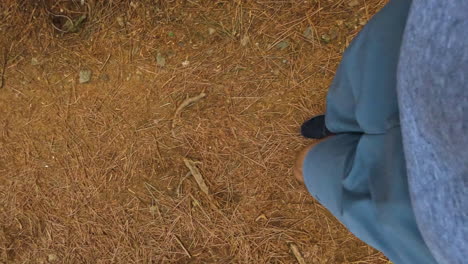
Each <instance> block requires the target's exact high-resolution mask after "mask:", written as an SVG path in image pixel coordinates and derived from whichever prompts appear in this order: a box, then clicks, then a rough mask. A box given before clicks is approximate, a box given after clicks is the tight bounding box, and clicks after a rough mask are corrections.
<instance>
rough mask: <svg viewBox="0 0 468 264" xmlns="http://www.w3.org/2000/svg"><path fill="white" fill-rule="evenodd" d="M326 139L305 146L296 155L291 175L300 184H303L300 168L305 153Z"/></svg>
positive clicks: (302, 164)
mask: <svg viewBox="0 0 468 264" xmlns="http://www.w3.org/2000/svg"><path fill="white" fill-rule="evenodd" d="M325 139H326V138H323V139H320V140H317V141H315V142H314V143H312V144H310V145H308V146H306V147H305V148H303V149H302V150H301V151H299V152H298V153H297V156H296V163H295V165H294V168H293V174H294V177H295V178H296V180H298V181H299V182H300V183H304V175H303V173H302V167H303V166H304V159H305V157H306V155H307V153H309V151H310V150H311V149H312V148H313V147H314V146H315V145H317V144H318V143H320V142H322V141H324V140H325Z"/></svg>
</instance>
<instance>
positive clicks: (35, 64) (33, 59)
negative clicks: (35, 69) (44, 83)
mask: <svg viewBox="0 0 468 264" xmlns="http://www.w3.org/2000/svg"><path fill="white" fill-rule="evenodd" d="M31 65H33V66H37V65H39V60H38V59H37V58H35V57H33V58H32V59H31Z"/></svg>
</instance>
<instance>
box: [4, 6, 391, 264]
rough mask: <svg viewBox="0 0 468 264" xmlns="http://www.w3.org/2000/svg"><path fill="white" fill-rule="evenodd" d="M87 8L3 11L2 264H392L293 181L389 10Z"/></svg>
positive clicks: (367, 7)
mask: <svg viewBox="0 0 468 264" xmlns="http://www.w3.org/2000/svg"><path fill="white" fill-rule="evenodd" d="M84 2H85V5H81V4H80V1H79V0H76V1H73V0H56V1H52V0H42V1H29V0H17V1H13V0H4V1H1V3H0V12H1V13H0V32H1V37H0V44H1V48H2V50H0V52H1V53H2V54H1V55H2V56H0V58H2V59H3V61H2V63H1V64H0V65H4V83H3V88H1V89H0V209H1V210H0V227H1V228H0V262H2V263H295V262H296V258H295V255H294V254H293V252H291V250H290V245H291V243H293V245H294V247H295V248H296V249H298V250H299V251H300V254H302V255H301V256H302V257H303V258H304V259H305V261H306V262H307V263H387V260H386V259H385V258H384V257H383V256H382V255H381V254H380V253H378V252H377V251H375V250H373V249H371V248H369V247H368V246H366V245H365V244H363V243H362V242H360V241H359V240H358V239H356V238H355V237H354V236H352V235H351V234H350V233H348V232H347V231H346V230H345V229H344V228H343V227H342V226H341V225H340V224H339V223H338V222H337V221H336V220H335V219H334V218H333V217H332V216H331V215H330V214H329V213H328V212H327V211H326V210H325V209H324V208H323V207H322V206H320V205H319V204H318V203H317V202H315V201H314V200H313V199H312V198H311V197H310V195H308V194H307V192H306V191H305V189H304V188H303V187H301V186H299V184H298V183H297V182H295V180H294V179H293V177H291V174H292V171H291V166H292V164H293V159H294V155H295V152H296V151H297V150H298V149H300V148H301V147H302V146H303V145H304V144H305V143H306V141H305V140H303V139H301V138H300V137H299V135H298V132H297V131H298V126H299V125H300V123H301V122H302V121H303V120H304V119H306V118H307V117H309V116H311V115H313V114H317V113H320V112H322V111H323V109H324V97H325V94H326V91H327V87H328V85H329V83H330V81H331V79H332V77H333V73H334V70H335V69H336V66H337V63H338V62H339V60H340V54H341V52H342V51H343V49H344V47H345V46H346V45H347V43H349V41H350V40H351V38H352V36H354V35H355V34H356V33H357V31H358V29H357V28H355V27H349V26H347V25H349V23H355V21H356V19H357V18H356V17H358V18H364V19H368V18H369V17H370V16H371V15H372V14H374V13H375V12H376V10H377V9H378V8H380V7H381V6H382V5H383V1H380V0H361V1H360V2H359V5H357V6H354V7H352V8H351V7H349V5H348V4H346V3H347V2H346V1H326V0H321V1H292V0H283V1H280V0H278V1H267V0H262V1H260V0H258V1H241V0H237V1H211V0H189V1H182V0H173V1H163V0H161V1H158V0H145V1H133V2H130V1H124V0H108V1H97V0H94V1H92V0H85V1H84ZM53 14H55V15H53ZM83 14H86V15H87V18H86V20H85V22H84V24H83V25H82V27H81V28H79V29H77V32H75V33H63V32H61V31H59V30H58V29H63V27H64V24H65V23H66V21H68V20H70V19H71V20H76V19H77V18H79V17H80V16H81V15H83ZM58 15H60V16H58ZM337 21H338V22H337ZM341 21H343V22H344V23H341ZM307 27H311V29H312V32H313V37H312V38H305V37H304V36H303V32H304V30H305V29H306V28H307ZM210 28H211V29H210ZM213 30H214V32H213ZM210 31H211V34H210ZM324 34H332V35H336V38H335V39H333V40H332V41H331V43H330V44H325V43H324V42H323V41H322V40H321V36H322V35H324ZM282 41H287V42H288V44H289V46H288V47H286V48H284V49H279V48H278V47H277V46H276V44H277V43H281V42H282ZM283 44H284V43H283ZM158 53H159V54H160V56H164V57H165V60H166V65H165V66H164V67H159V66H157V55H158ZM183 62H185V63H184V64H183ZM82 69H90V70H92V72H93V76H92V81H91V82H90V83H87V84H79V83H78V73H79V71H80V70H82ZM201 92H204V93H206V94H207V96H206V98H204V99H203V100H200V101H199V102H197V103H196V104H194V105H192V106H189V107H186V108H184V110H183V111H181V112H180V115H179V116H178V117H177V120H176V121H177V126H174V133H172V132H173V131H172V121H173V120H172V119H173V118H174V116H175V115H174V114H175V111H176V109H177V107H178V106H179V105H180V104H181V103H182V102H183V101H184V100H185V99H186V98H187V97H193V96H196V95H198V94H200V93H201ZM184 158H190V159H191V160H197V161H199V162H200V163H199V164H196V166H197V168H198V170H199V172H200V174H201V175H202V176H203V178H204V180H205V182H206V184H207V186H208V187H209V190H210V192H209V194H208V195H209V196H207V195H206V194H205V193H203V192H202V191H201V190H200V188H199V187H198V185H197V182H196V181H195V179H194V178H193V177H192V176H190V175H189V174H188V172H189V169H188V168H187V167H186V166H185V164H184ZM213 204H216V206H212V205H213Z"/></svg>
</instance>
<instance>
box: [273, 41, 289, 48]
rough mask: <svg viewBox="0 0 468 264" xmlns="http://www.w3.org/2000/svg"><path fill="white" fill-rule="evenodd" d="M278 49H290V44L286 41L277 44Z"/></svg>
mask: <svg viewBox="0 0 468 264" xmlns="http://www.w3.org/2000/svg"><path fill="white" fill-rule="evenodd" d="M276 47H277V48H278V49H280V50H284V49H286V48H287V47H289V42H287V41H286V40H283V41H280V42H279V43H278V44H276Z"/></svg>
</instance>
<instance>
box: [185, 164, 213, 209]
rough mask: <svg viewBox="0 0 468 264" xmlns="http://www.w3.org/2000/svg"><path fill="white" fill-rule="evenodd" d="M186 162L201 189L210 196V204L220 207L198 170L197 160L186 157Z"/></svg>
mask: <svg viewBox="0 0 468 264" xmlns="http://www.w3.org/2000/svg"><path fill="white" fill-rule="evenodd" d="M184 163H185V166H187V168H188V169H189V170H190V174H192V175H193V177H194V178H195V181H196V182H197V184H198V187H200V190H201V191H202V192H203V193H204V194H206V197H207V198H208V201H209V202H210V205H211V206H212V208H213V209H218V208H219V205H218V203H217V201H216V200H214V199H213V197H211V195H210V190H209V188H208V186H207V185H206V183H205V180H204V179H203V176H202V175H201V173H200V171H199V170H198V168H197V166H196V165H195V164H196V163H197V162H196V161H193V160H190V159H187V158H184Z"/></svg>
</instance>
